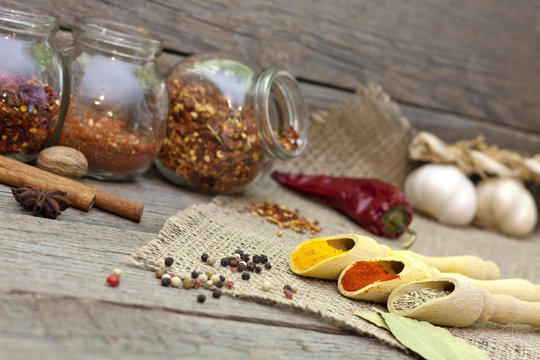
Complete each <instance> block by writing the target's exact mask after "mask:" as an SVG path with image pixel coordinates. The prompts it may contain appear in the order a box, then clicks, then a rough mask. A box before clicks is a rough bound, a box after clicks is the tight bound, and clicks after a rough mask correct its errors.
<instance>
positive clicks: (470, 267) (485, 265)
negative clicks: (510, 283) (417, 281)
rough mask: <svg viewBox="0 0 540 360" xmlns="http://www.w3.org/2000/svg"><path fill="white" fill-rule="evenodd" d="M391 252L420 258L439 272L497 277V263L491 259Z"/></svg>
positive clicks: (407, 251) (481, 277) (486, 278)
mask: <svg viewBox="0 0 540 360" xmlns="http://www.w3.org/2000/svg"><path fill="white" fill-rule="evenodd" d="M393 253H394V254H396V255H404V256H410V257H413V258H416V259H419V260H422V261H423V262H425V263H426V264H428V265H430V266H433V267H434V268H437V269H438V270H439V271H441V272H447V273H459V274H462V275H465V276H468V277H470V278H473V279H479V280H495V279H498V278H499V268H498V267H497V265H496V264H495V263H494V262H492V261H486V260H483V259H481V258H479V257H477V256H470V255H464V256H446V257H432V256H424V255H420V254H417V253H415V252H414V251H410V250H396V251H394V252H393Z"/></svg>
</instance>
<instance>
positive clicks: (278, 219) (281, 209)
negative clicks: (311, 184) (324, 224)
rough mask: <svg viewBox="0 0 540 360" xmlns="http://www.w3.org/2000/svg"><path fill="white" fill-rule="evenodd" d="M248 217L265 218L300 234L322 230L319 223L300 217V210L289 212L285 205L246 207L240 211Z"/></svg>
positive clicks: (315, 232) (268, 204)
mask: <svg viewBox="0 0 540 360" xmlns="http://www.w3.org/2000/svg"><path fill="white" fill-rule="evenodd" d="M238 212H240V213H244V214H247V215H253V216H260V217H264V218H265V219H266V220H267V221H269V222H271V223H273V224H276V225H277V226H279V227H280V229H292V230H294V231H296V232H299V233H304V232H305V231H309V232H310V233H311V234H312V235H315V234H317V233H318V232H320V231H321V230H322V228H321V227H319V226H318V222H317V221H312V220H308V219H306V218H305V217H303V216H300V213H299V211H298V210H295V211H292V210H289V209H288V208H287V207H285V206H284V205H278V204H271V203H270V202H268V201H265V202H264V204H262V205H257V204H255V203H252V204H251V208H248V207H245V208H243V209H241V210H238Z"/></svg>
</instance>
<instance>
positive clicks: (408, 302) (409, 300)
mask: <svg viewBox="0 0 540 360" xmlns="http://www.w3.org/2000/svg"><path fill="white" fill-rule="evenodd" d="M450 293H451V291H446V290H437V289H431V288H423V289H418V290H415V291H412V292H410V293H408V294H405V295H403V296H401V297H399V298H397V299H396V300H395V301H394V302H393V306H394V309H396V311H398V312H404V313H406V312H409V311H410V310H412V309H415V308H417V307H418V306H420V305H422V304H423V303H425V302H427V301H429V300H431V299H437V298H441V297H445V296H448V295H450Z"/></svg>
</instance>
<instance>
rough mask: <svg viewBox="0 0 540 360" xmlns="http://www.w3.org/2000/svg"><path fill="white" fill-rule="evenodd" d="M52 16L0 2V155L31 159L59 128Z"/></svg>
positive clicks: (59, 70) (58, 68)
mask: <svg viewBox="0 0 540 360" xmlns="http://www.w3.org/2000/svg"><path fill="white" fill-rule="evenodd" d="M57 30H58V21H57V19H56V17H55V16H53V15H50V14H47V13H46V12H43V11H41V10H38V9H36V7H35V6H29V5H28V6H27V5H24V4H23V3H21V2H10V1H1V2H0V154H2V155H6V156H10V157H13V158H15V159H17V160H21V161H31V160H33V159H35V158H36V156H37V154H38V153H39V151H40V150H41V149H43V148H44V147H45V146H47V145H49V144H50V143H52V142H53V139H54V136H55V135H57V131H59V129H60V126H61V120H62V114H61V110H62V109H63V108H62V106H63V105H62V94H63V84H64V71H63V67H62V60H61V57H60V54H59V52H58V51H57V49H56V48H55V47H54V45H53V43H52V38H53V36H54V34H55V33H56V32H57Z"/></svg>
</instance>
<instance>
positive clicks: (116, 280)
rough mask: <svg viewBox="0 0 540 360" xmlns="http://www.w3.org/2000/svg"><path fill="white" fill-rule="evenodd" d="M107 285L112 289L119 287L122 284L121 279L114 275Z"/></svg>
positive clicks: (110, 277) (108, 279) (110, 276)
mask: <svg viewBox="0 0 540 360" xmlns="http://www.w3.org/2000/svg"><path fill="white" fill-rule="evenodd" d="M107 284H109V285H110V286H112V287H115V286H118V284H120V278H119V277H118V276H116V275H114V274H111V275H109V277H108V278H107Z"/></svg>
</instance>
